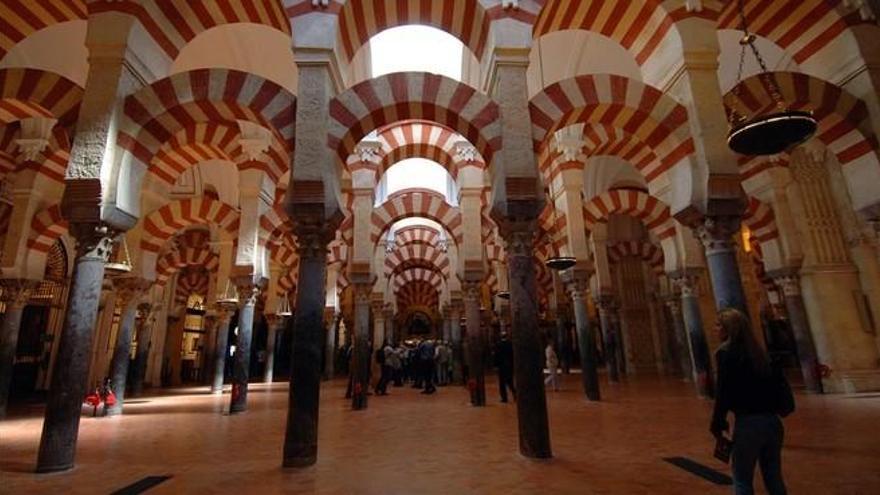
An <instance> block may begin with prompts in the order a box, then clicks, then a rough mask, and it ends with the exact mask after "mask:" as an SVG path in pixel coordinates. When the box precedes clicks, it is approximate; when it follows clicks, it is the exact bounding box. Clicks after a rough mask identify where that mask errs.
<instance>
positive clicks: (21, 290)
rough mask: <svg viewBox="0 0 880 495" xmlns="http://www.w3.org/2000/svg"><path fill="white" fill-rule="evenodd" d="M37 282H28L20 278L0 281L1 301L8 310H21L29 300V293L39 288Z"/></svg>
mask: <svg viewBox="0 0 880 495" xmlns="http://www.w3.org/2000/svg"><path fill="white" fill-rule="evenodd" d="M39 285H40V281H39V280H28V279H22V278H6V279H2V280H0V287H2V288H3V293H2V300H3V302H4V303H6V305H7V306H8V307H9V308H12V309H22V308H24V307H25V306H27V303H28V301H29V300H30V298H31V292H33V290H34V289H36V288H37V287H39Z"/></svg>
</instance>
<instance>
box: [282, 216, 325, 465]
mask: <svg viewBox="0 0 880 495" xmlns="http://www.w3.org/2000/svg"><path fill="white" fill-rule="evenodd" d="M322 224H323V222H317V221H313V222H310V223H308V224H305V225H300V226H298V228H297V229H296V232H295V233H296V236H297V239H298V241H299V244H298V246H297V252H298V254H299V260H300V261H299V277H298V285H299V287H301V288H304V289H302V290H298V291H296V304H295V307H296V311H295V312H294V316H293V318H294V328H295V330H294V332H293V343H292V345H293V352H292V357H291V361H292V363H291V371H290V373H291V374H290V392H289V394H290V395H289V401H288V408H287V429H286V431H285V435H284V461H283V462H284V464H283V465H284V467H305V466H311V465H312V464H314V463H315V461H316V460H317V458H318V406H319V403H320V399H321V397H320V392H321V353H322V352H323V349H324V342H323V336H324V302H325V294H324V291H320V290H314V288H316V287H324V286H325V283H326V281H325V278H326V276H327V244H328V241H329V239H330V238H331V237H332V234H329V233H328V232H325V231H324V230H323V229H322V227H324V226H323V225H322ZM331 232H332V231H331ZM308 287H311V288H313V289H312V290H307V289H305V288H308Z"/></svg>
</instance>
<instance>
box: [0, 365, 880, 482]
mask: <svg viewBox="0 0 880 495" xmlns="http://www.w3.org/2000/svg"><path fill="white" fill-rule="evenodd" d="M578 379H579V376H576V375H572V376H569V377H565V381H564V386H563V388H564V390H563V391H561V392H558V393H552V392H551V393H549V394H548V397H549V407H550V421H551V423H550V426H551V431H552V438H553V450H554V454H555V458H554V459H552V460H550V461H544V462H537V461H532V460H528V459H525V458H522V457H520V456H519V455H518V454H517V445H516V409H515V405H513V404H500V403H498V401H497V394H496V393H495V390H494V389H491V390H490V402H489V405H488V406H487V407H485V408H481V409H476V408H472V407H470V406H469V405H468V404H467V394H466V392H465V390H464V389H463V388H459V387H446V388H441V389H440V390H439V392H438V393H437V394H435V395H433V396H424V395H419V394H418V393H417V391H416V390H413V389H410V388H404V389H398V388H395V389H392V391H391V394H392V395H390V396H388V397H371V400H370V408H369V409H368V410H366V411H361V412H352V411H350V410H349V408H348V403H347V401H345V400H344V399H343V398H342V393H343V390H344V389H343V386H344V382H342V381H335V382H333V383H331V384H329V385H326V386H325V387H324V389H323V390H322V411H321V425H320V452H319V461H318V464H317V465H316V466H314V467H312V468H308V469H304V470H301V471H285V470H282V469H281V468H280V461H281V442H282V438H283V434H284V421H285V411H286V408H287V385H286V384H285V383H276V384H274V385H273V386H272V387H270V388H267V387H266V386H265V385H262V384H256V385H253V391H252V393H251V394H250V397H249V400H250V411H249V412H248V413H247V414H244V415H240V416H234V417H230V416H227V415H224V414H222V411H223V409H224V408H225V407H228V405H227V404H228V400H229V396H228V394H225V395H224V396H223V397H222V398H220V397H215V396H211V395H208V394H207V393H205V390H204V389H185V390H177V391H175V393H173V394H166V395H162V396H157V397H149V398H146V399H142V400H135V401H133V402H134V403H129V404H128V405H127V406H126V414H125V415H124V416H122V417H116V418H97V419H95V418H89V417H86V418H83V421H82V427H81V430H80V441H79V453H78V457H77V466H78V467H77V468H76V469H75V470H73V471H72V472H69V473H62V474H54V475H42V476H38V475H35V474H32V472H31V471H32V470H33V466H34V461H35V457H36V449H37V445H38V443H39V435H40V427H41V419H40V411H39V410H33V411H30V412H25V413H24V416H25V417H22V416H19V417H17V418H16V417H13V418H11V419H9V420H7V421H6V422H3V423H0V493H38V492H39V493H64V494H72V493H89V494H104V493H110V492H112V491H113V490H116V489H119V488H121V487H124V486H126V485H129V484H131V483H134V482H135V481H137V480H140V479H142V478H144V477H145V476H150V475H172V476H173V477H172V478H171V479H170V480H168V481H166V482H164V483H162V484H160V485H158V486H156V487H155V488H153V489H151V490H150V491H149V492H148V493H151V494H153V493H155V494H160V493H175V494H177V493H200V494H210V493H261V494H262V493H329V494H349V493H352V494H367V493H376V494H418V493H442V494H464V493H488V494H496V493H497V494H509V493H541V494H544V493H547V494H554V495H555V494H566V493H572V494H592V493H597V494H598V493H603V494H620V493H651V494H661V493H669V494H682V493H695V494H723V493H729V488H727V487H723V486H718V485H713V484H712V483H710V482H708V481H705V480H703V479H701V478H698V477H696V476H695V475H693V474H690V473H688V472H686V471H683V470H681V469H679V468H677V467H674V466H672V465H670V464H668V463H666V462H664V461H663V460H662V458H664V457H672V456H684V457H689V458H691V459H693V460H696V461H698V462H701V463H703V464H705V465H708V466H710V467H713V468H715V469H719V470H722V471H724V470H725V467H724V466H723V465H721V464H720V463H718V462H717V461H714V460H713V459H712V456H711V450H712V446H713V441H712V439H711V437H710V436H709V434H708V432H707V424H708V416H709V412H710V408H711V404H710V403H709V402H706V401H703V400H700V399H697V398H696V397H694V394H693V392H692V388H691V387H690V386H689V385H687V384H683V383H681V382H678V381H675V380H672V379H670V380H662V379H657V378H648V377H639V378H634V377H630V378H629V380H628V382H626V383H624V384H620V385H616V386H611V385H609V384H607V383H605V382H603V383H602V385H603V391H602V392H603V394H604V395H603V398H604V401H603V402H602V403H588V402H586V401H585V400H584V399H583V398H582V394H581V392H580V384H579V380H578ZM492 384H494V381H493V382H492ZM786 428H787V432H786V446H785V451H784V453H783V461H784V470H785V475H786V481H787V482H788V485H789V489H790V493H793V494H802V493H808V494H876V493H880V394H872V395H863V396H798V411H797V412H796V413H795V414H794V415H793V416H792V417H790V418H789V419H788V420H786ZM758 485H760V482H759V483H758Z"/></svg>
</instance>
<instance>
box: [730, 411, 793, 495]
mask: <svg viewBox="0 0 880 495" xmlns="http://www.w3.org/2000/svg"><path fill="white" fill-rule="evenodd" d="M783 436H784V430H783V428H782V420H780V419H779V416H776V415H775V414H750V415H746V416H737V418H736V425H735V428H734V431H733V451H732V453H731V457H732V461H733V491H734V493H735V494H736V495H752V494H753V493H754V488H753V487H752V479H753V478H754V476H755V464H760V466H761V477H762V478H764V486H765V487H766V488H767V493H769V494H770V495H785V494H786V491H785V482H783V481H782V438H783Z"/></svg>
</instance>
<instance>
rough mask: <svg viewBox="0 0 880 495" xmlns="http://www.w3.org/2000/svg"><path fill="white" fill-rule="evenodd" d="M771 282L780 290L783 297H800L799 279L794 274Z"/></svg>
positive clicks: (779, 277)
mask: <svg viewBox="0 0 880 495" xmlns="http://www.w3.org/2000/svg"><path fill="white" fill-rule="evenodd" d="M773 282H775V283H776V286H777V287H779V288H780V289H781V290H782V295H783V296H785V297H791V296H799V295H801V278H800V277H799V276H798V275H796V274H788V275H782V276H778V277H774V278H773Z"/></svg>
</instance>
